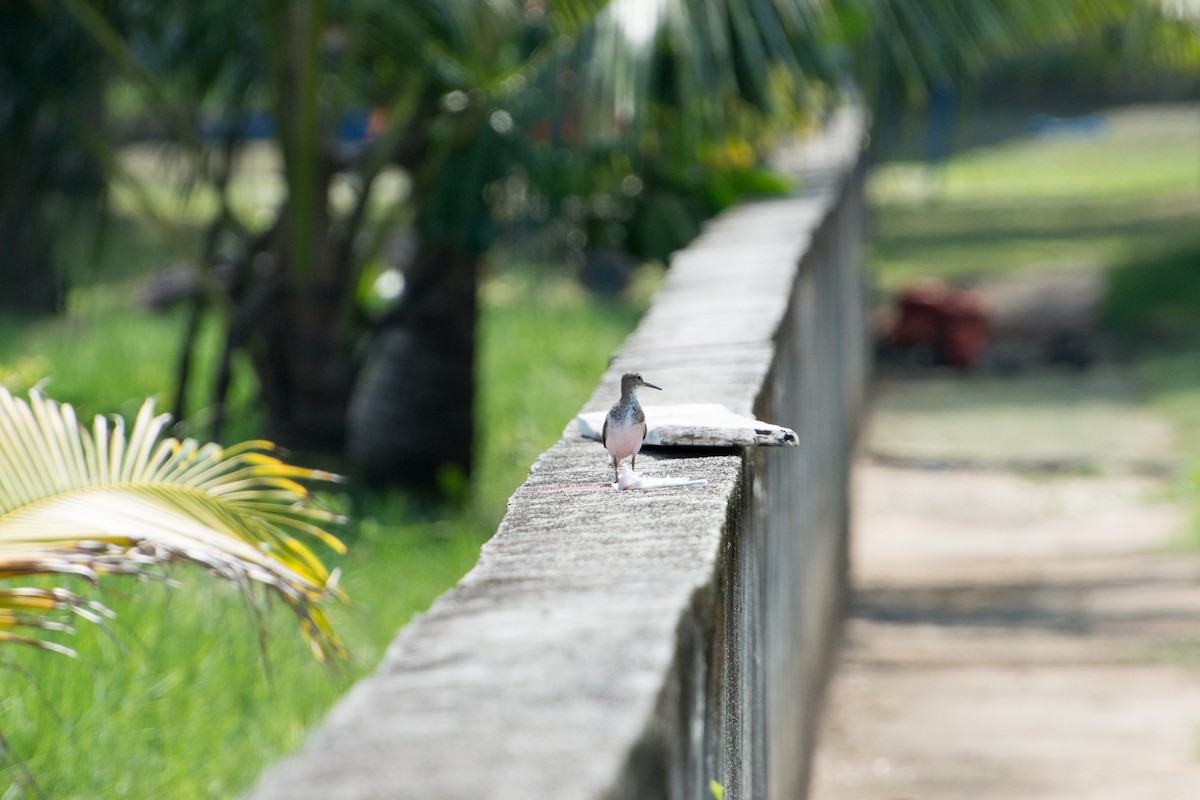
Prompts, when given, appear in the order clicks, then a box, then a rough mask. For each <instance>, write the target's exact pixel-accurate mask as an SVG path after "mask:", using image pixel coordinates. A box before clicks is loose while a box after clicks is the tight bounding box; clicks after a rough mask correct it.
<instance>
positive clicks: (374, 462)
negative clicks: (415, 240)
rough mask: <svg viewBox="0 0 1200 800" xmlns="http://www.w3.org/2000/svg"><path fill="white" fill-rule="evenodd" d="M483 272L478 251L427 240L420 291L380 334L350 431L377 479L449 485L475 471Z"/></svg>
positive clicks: (359, 465) (361, 464)
mask: <svg viewBox="0 0 1200 800" xmlns="http://www.w3.org/2000/svg"><path fill="white" fill-rule="evenodd" d="M477 272H478V258H477V257H476V256H473V255H470V254H469V253H466V252H464V251H463V250H461V249H458V248H455V247H453V246H449V245H440V246H439V245H428V244H426V243H422V244H421V246H420V247H419V249H418V254H417V258H416V263H415V264H414V268H413V269H412V270H410V274H411V275H413V276H414V279H415V280H413V281H410V289H409V291H408V294H407V297H409V298H411V299H410V300H408V301H407V302H406V303H404V304H402V306H401V308H400V309H399V311H398V312H397V313H396V314H394V315H392V316H391V317H389V318H388V319H386V320H385V321H384V322H383V323H382V324H381V325H380V327H379V329H378V330H377V332H376V333H375V335H374V336H373V338H372V340H371V342H370V345H369V346H368V348H367V351H366V354H365V361H364V363H363V366H362V370H361V372H360V373H359V376H358V380H357V381H356V384H355V388H354V392H353V395H352V397H351V400H350V408H349V418H348V436H347V454H348V456H349V460H350V463H351V464H352V465H353V467H354V468H356V469H357V470H358V471H359V472H361V474H362V476H363V477H364V478H365V479H366V480H368V481H369V482H373V483H380V482H401V483H407V484H417V485H429V486H444V484H445V481H446V479H447V477H448V476H449V475H453V474H458V475H460V476H463V477H465V476H469V475H470V472H471V454H472V446H473V444H474V404H475V311H476V302H475V284H476V276H477ZM413 284H417V285H413Z"/></svg>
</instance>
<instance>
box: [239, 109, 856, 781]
mask: <svg viewBox="0 0 1200 800" xmlns="http://www.w3.org/2000/svg"><path fill="white" fill-rule="evenodd" d="M862 131H863V129H862V121H861V118H860V117H859V116H858V115H857V114H856V113H855V112H851V111H846V112H844V113H842V114H840V115H839V116H837V117H836V118H835V120H834V124H833V125H831V128H830V131H829V132H828V134H827V136H826V137H825V139H823V140H822V141H821V142H820V143H819V145H818V146H816V147H809V148H807V149H805V150H803V151H798V152H797V153H795V154H794V158H793V160H792V163H791V164H790V165H789V166H790V167H791V168H793V169H795V170H796V171H797V172H800V173H802V174H803V175H804V176H805V178H806V179H805V182H804V184H803V190H802V192H801V193H800V194H799V195H798V196H796V197H794V198H788V199H784V200H772V201H769V202H761V203H752V204H747V205H744V206H740V207H738V208H736V209H734V210H732V211H731V212H729V213H727V214H725V215H723V216H721V217H720V218H718V219H716V220H714V221H713V222H712V223H710V224H709V225H708V226H707V227H706V229H705V231H704V233H703V234H702V235H701V236H700V237H699V238H698V239H697V240H696V242H694V243H693V244H692V245H691V246H690V247H688V248H687V249H686V250H684V251H682V252H680V253H678V254H677V255H676V257H675V258H674V259H673V261H672V265H671V270H670V272H669V274H668V277H667V279H666V281H665V283H664V285H663V287H662V289H661V290H660V292H659V294H658V296H657V298H656V300H655V303H654V305H653V307H652V308H651V309H650V311H649V312H648V313H647V314H646V316H645V318H644V319H643V320H642V322H641V324H640V326H639V327H638V329H637V330H636V331H635V332H634V333H633V334H632V335H631V336H630V338H629V339H628V340H627V342H626V343H625V345H624V347H623V348H622V349H621V351H620V352H619V353H618V354H616V356H615V358H614V362H613V364H612V366H611V368H610V369H609V371H608V372H607V373H606V374H605V376H604V378H603V380H602V381H601V384H600V386H599V387H598V388H597V390H596V393H595V394H594V395H593V396H592V398H591V400H590V401H589V402H588V403H587V405H586V407H585V409H586V410H600V409H604V408H607V406H608V405H610V404H611V403H612V401H613V400H614V399H615V397H616V394H617V384H618V382H619V376H620V374H621V373H622V372H623V371H625V370H627V369H636V370H639V371H641V372H642V373H643V374H644V375H645V376H646V378H647V380H650V381H653V382H655V383H658V384H660V385H662V386H663V387H665V389H666V391H665V392H664V393H663V396H662V397H659V396H658V395H657V394H655V396H654V397H650V396H649V395H650V394H651V393H650V392H648V391H647V392H644V393H643V394H644V396H643V402H644V403H646V404H649V403H650V402H671V403H675V402H720V403H724V404H725V405H727V406H728V407H729V408H731V409H733V410H734V411H737V412H740V413H755V414H756V415H757V416H759V417H760V418H761V419H766V420H769V421H771V422H776V423H778V424H781V425H786V426H788V427H791V428H793V429H795V430H796V431H797V433H798V434H799V437H800V446H799V447H796V448H760V449H757V450H752V451H746V452H741V451H729V452H722V451H700V452H697V451H691V452H646V453H644V454H643V455H642V456H640V457H639V459H638V466H639V471H641V472H643V473H645V474H648V475H654V476H664V477H665V476H687V477H693V478H703V479H704V480H705V481H706V483H704V484H703V485H701V486H696V487H689V488H683V489H673V490H660V491H650V492H616V491H612V490H608V489H603V488H599V487H598V486H597V485H598V484H601V483H603V482H605V481H611V480H612V477H611V472H609V471H608V458H607V454H606V453H605V452H604V450H603V449H602V448H601V447H600V445H598V444H597V443H595V442H591V441H586V440H583V439H582V438H580V437H579V436H578V433H577V431H576V430H575V427H574V424H573V423H572V424H571V425H569V426H568V427H567V429H566V431H565V432H564V434H563V437H562V438H561V439H560V440H559V442H558V443H557V444H555V445H554V446H553V447H552V448H551V449H550V450H549V451H547V452H546V453H545V454H543V455H542V456H541V457H540V458H539V459H538V461H537V462H536V463H535V464H534V465H533V469H532V471H531V472H530V475H529V478H528V480H527V481H526V482H525V484H524V485H523V486H522V487H521V488H520V489H518V490H517V492H516V494H514V495H513V497H512V498H511V499H510V500H509V508H508V513H507V515H506V516H505V518H504V521H503V522H502V523H501V525H500V529H499V530H498V531H497V533H496V535H495V537H493V539H492V540H491V541H490V542H488V543H487V544H486V545H485V546H484V548H483V552H482V553H481V556H480V560H479V563H478V565H477V566H476V567H475V568H474V569H473V570H472V571H471V572H470V573H469V574H468V575H467V576H466V577H464V578H463V580H462V581H461V582H460V583H459V584H458V586H456V587H455V588H454V589H452V590H451V591H449V592H447V593H446V594H445V595H443V596H442V597H441V598H439V599H438V600H437V601H436V602H435V603H434V605H433V607H432V608H431V609H430V610H429V611H428V612H427V613H426V614H424V615H422V616H421V617H419V618H418V619H416V620H415V621H414V622H413V623H412V624H410V625H409V626H408V627H406V628H405V629H404V630H402V631H401V632H400V635H399V636H398V637H397V639H396V641H395V642H394V643H393V645H392V647H391V648H390V650H389V652H388V653H387V655H386V657H385V659H384V661H383V663H382V664H381V665H380V667H379V669H378V670H377V671H376V673H375V674H373V675H371V676H370V677H368V678H366V679H364V680H363V681H362V682H361V683H359V684H358V685H357V686H356V687H354V688H353V689H352V690H351V691H350V692H349V693H348V694H347V695H346V696H345V697H344V698H343V699H342V701H341V702H340V703H339V704H338V705H337V706H336V707H335V708H334V710H333V711H332V713H331V714H330V716H329V718H328V719H327V720H326V722H325V723H324V724H323V725H322V726H321V727H320V728H319V729H318V730H317V731H316V732H315V733H314V734H313V735H312V737H311V738H310V740H309V742H308V743H307V744H306V746H305V747H304V748H303V749H302V750H301V751H300V752H299V753H298V754H296V755H294V756H292V757H291V758H288V759H286V760H284V761H283V762H282V763H280V764H278V765H276V766H275V767H274V768H272V769H271V770H269V771H268V772H267V773H266V774H265V775H264V776H263V778H262V780H261V781H260V783H259V785H258V786H257V787H256V788H255V790H254V792H253V797H255V798H260V800H266V799H267V798H271V799H273V800H274V799H278V800H283V799H284V798H287V800H295V799H296V798H318V797H319V798H339V799H340V800H352V799H353V798H421V799H422V800H458V799H459V798H462V800H467V799H468V798H470V800H486V799H489V798H496V799H497V800H499V799H500V798H520V799H521V800H541V799H544V800H571V799H572V798H580V800H583V799H584V798H586V799H587V800H600V799H601V798H670V799H674V798H679V800H682V799H683V798H710V797H711V793H710V789H709V782H710V781H711V780H715V781H717V782H719V783H720V784H721V785H722V786H723V787H724V792H725V797H726V798H729V799H730V800H736V799H737V798H772V799H774V798H779V799H780V800H782V799H783V798H788V799H789V800H791V798H799V797H803V795H804V791H805V787H806V784H807V775H808V756H809V752H810V749H811V746H812V735H813V730H814V725H815V713H816V711H817V706H818V704H819V697H820V692H821V688H822V686H823V683H824V678H825V674H826V670H827V667H828V662H829V658H830V655H831V653H832V650H833V641H834V639H835V637H836V632H837V627H838V621H839V618H840V611H841V602H842V596H843V592H844V581H845V575H846V552H847V542H846V536H847V527H848V524H847V523H848V521H847V475H848V468H849V451H850V449H851V447H852V444H853V440H854V437H855V433H856V429H857V424H858V420H859V417H860V411H861V408H862V404H863V391H864V383H865V378H866V369H867V366H866V365H867V356H868V353H867V340H866V318H865V312H864V307H865V290H864V283H863V275H862V247H861V242H862V236H863V231H862V224H863V212H862V195H861V171H860V169H859V167H858V159H859V154H860V150H861V144H862V135H863V133H862ZM397 580H403V576H402V575H401V576H397Z"/></svg>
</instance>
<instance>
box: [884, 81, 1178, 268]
mask: <svg viewBox="0 0 1200 800" xmlns="http://www.w3.org/2000/svg"><path fill="white" fill-rule="evenodd" d="M1104 118H1105V125H1104V127H1103V128H1102V129H1101V130H1100V132H1099V133H1098V134H1096V135H1094V136H1078V137H1070V136H1068V135H1059V136H1034V135H1024V136H1016V137H1013V138H1010V139H1005V140H1002V141H999V142H993V143H988V144H983V145H979V146H975V145H972V144H971V143H970V141H969V140H968V142H966V147H965V149H964V150H962V151H961V152H960V153H959V154H958V155H955V156H954V157H952V158H951V159H949V160H948V161H947V162H946V163H945V164H943V165H941V166H939V167H936V168H930V167H928V166H927V165H925V164H922V163H914V162H894V163H889V164H885V165H883V166H881V167H880V168H879V169H878V170H876V172H875V174H874V176H873V178H872V180H871V183H870V186H869V196H870V199H871V204H872V207H873V209H874V212H875V215H874V220H875V227H874V230H873V238H872V251H871V263H872V265H873V269H874V273H875V276H876V279H877V284H878V285H879V287H880V288H881V289H883V290H884V291H888V290H894V289H895V288H897V287H899V286H902V285H904V284H907V283H909V282H911V281H912V280H914V279H916V278H918V277H921V276H925V275H935V276H937V277H941V278H944V279H946V280H949V281H952V282H970V281H972V280H977V279H979V278H983V277H987V276H990V275H995V274H997V273H1002V272H1006V271H1011V270H1014V269H1020V268H1025V267H1031V266H1036V267H1043V268H1072V267H1076V266H1094V265H1102V266H1106V267H1112V268H1116V267H1118V266H1119V265H1120V264H1122V263H1125V262H1129V261H1134V260H1137V259H1139V258H1143V257H1146V256H1147V255H1151V254H1156V253H1158V252H1160V251H1162V250H1164V249H1171V248H1172V247H1175V248H1178V247H1180V246H1182V245H1183V244H1184V243H1187V242H1190V241H1193V240H1194V233H1193V232H1194V231H1195V230H1196V221H1197V219H1200V106H1194V105H1193V106H1166V107H1153V108H1138V107H1135V108H1127V109H1117V110H1113V111H1111V112H1109V113H1107V114H1105V115H1104Z"/></svg>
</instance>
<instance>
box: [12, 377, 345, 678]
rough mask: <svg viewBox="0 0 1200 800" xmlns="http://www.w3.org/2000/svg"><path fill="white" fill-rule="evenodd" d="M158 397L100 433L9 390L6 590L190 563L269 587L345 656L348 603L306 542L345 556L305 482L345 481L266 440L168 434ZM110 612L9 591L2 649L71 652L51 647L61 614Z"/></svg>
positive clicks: (331, 650) (331, 649) (70, 414)
mask: <svg viewBox="0 0 1200 800" xmlns="http://www.w3.org/2000/svg"><path fill="white" fill-rule="evenodd" d="M167 422H168V417H166V416H163V415H156V414H155V413H154V404H153V402H152V401H150V400H147V401H146V403H145V404H144V405H143V406H142V408H141V411H140V412H139V413H138V415H137V418H136V420H135V421H134V423H133V426H132V428H131V429H130V430H128V431H126V429H125V422H124V420H122V419H120V418H115V419H112V420H110V419H109V418H107V417H102V416H98V417H96V419H95V422H94V423H93V425H92V427H91V428H90V429H88V428H86V427H84V426H83V425H81V424H80V423H79V421H78V420H77V418H76V415H75V411H74V409H73V408H72V407H71V406H70V405H68V404H59V403H56V402H54V401H52V400H49V399H47V398H45V397H43V396H42V395H41V394H40V393H39V392H37V391H33V392H30V396H29V400H28V401H25V400H23V399H20V398H16V397H13V396H12V395H11V394H10V393H9V392H7V391H6V390H4V389H3V388H0V580H6V581H9V580H12V579H20V578H24V577H27V576H32V575H44V574H50V575H79V576H83V577H85V578H87V579H89V580H92V581H96V580H98V579H99V578H100V576H103V575H113V574H118V575H139V574H146V573H147V572H149V571H151V570H153V569H155V568H157V567H159V566H161V565H164V564H177V563H178V564H192V565H196V566H200V567H203V568H204V569H206V570H208V571H209V572H210V573H211V574H213V575H215V576H217V577H221V578H225V579H228V580H231V581H234V582H237V583H239V584H242V585H243V586H248V585H251V584H254V583H257V584H261V585H263V586H265V587H267V588H268V589H269V590H270V591H271V592H273V593H274V594H275V595H276V596H278V597H279V598H280V599H282V600H283V601H284V602H285V603H286V604H287V605H288V606H289V607H290V608H291V609H292V611H293V612H295V614H296V616H297V619H298V620H299V624H300V629H301V631H302V632H303V633H304V635H305V636H306V637H307V638H308V640H309V642H310V644H311V646H312V649H313V652H314V654H315V655H316V656H317V658H319V659H321V660H322V661H324V660H326V659H327V658H328V657H329V656H331V655H333V656H339V657H340V656H343V655H344V650H343V648H342V646H341V644H340V643H339V641H338V639H337V637H336V635H335V634H334V632H333V630H332V628H331V627H330V624H329V621H328V619H327V618H326V617H325V615H324V613H323V611H322V609H321V607H320V606H321V603H322V602H323V601H324V599H325V598H326V597H327V596H328V595H329V594H331V593H337V588H336V586H337V574H336V571H335V572H333V573H331V572H330V571H329V570H328V569H327V568H326V567H325V565H324V564H323V563H322V561H321V560H320V559H319V558H318V557H317V556H316V555H315V554H314V553H313V552H312V550H310V549H309V547H308V544H306V542H309V541H312V540H314V539H315V540H317V541H320V542H322V543H323V544H325V545H326V546H328V547H330V548H332V549H334V550H336V551H337V552H344V547H343V545H342V543H341V542H340V541H339V540H338V539H337V538H336V537H334V536H333V535H332V534H330V533H329V532H328V530H327V528H328V527H330V526H332V525H335V524H339V523H340V522H341V521H342V520H341V519H340V518H339V517H338V516H337V515H335V514H333V513H331V512H329V511H327V510H325V509H322V508H320V507H319V506H317V505H315V504H314V503H313V501H312V498H311V497H310V494H309V491H308V490H307V489H306V488H305V486H304V485H303V484H302V483H300V481H312V480H316V481H332V480H337V476H335V475H332V474H330V473H327V472H321V471H319V470H310V469H305V468H302V467H296V466H292V465H289V464H286V463H284V462H283V461H281V460H279V459H278V458H277V457H276V456H275V455H273V446H272V445H271V444H270V443H269V442H262V441H254V442H246V443H243V444H240V445H236V446H233V447H228V448H223V447H221V446H219V445H216V444H200V443H198V442H196V441H194V440H192V439H185V440H182V441H179V440H177V439H174V438H171V437H169V436H167V435H166V434H165V429H166V425H167ZM70 614H73V615H75V616H77V617H80V618H82V619H85V620H88V621H91V622H99V621H102V620H103V618H104V617H105V616H107V615H108V612H107V610H106V609H105V608H104V607H103V606H101V605H100V604H98V603H95V602H94V601H87V600H85V599H84V598H82V597H80V596H78V595H76V594H73V593H71V592H68V591H66V590H63V589H49V590H47V589H38V588H26V587H13V588H0V643H5V642H7V643H19V644H28V645H34V646H37V647H41V648H44V649H50V650H57V651H63V652H69V648H66V647H64V646H63V645H61V644H58V643H56V642H53V641H50V640H48V639H46V638H44V633H45V632H46V631H63V630H69V629H70V626H69V624H68V623H66V622H63V621H62V619H63V618H64V616H69V615H70Z"/></svg>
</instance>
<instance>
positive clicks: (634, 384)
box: [621, 372, 662, 394]
mask: <svg viewBox="0 0 1200 800" xmlns="http://www.w3.org/2000/svg"><path fill="white" fill-rule="evenodd" d="M643 386H645V387H647V388H650V389H658V390H659V391H660V392H661V391H662V387H661V386H655V385H654V384H653V383H646V381H644V380H643V379H642V373H640V372H626V373H625V374H624V375H622V376H621V393H622V394H624V393H625V392H631V391H633V390H634V389H640V388H641V387H643Z"/></svg>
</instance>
